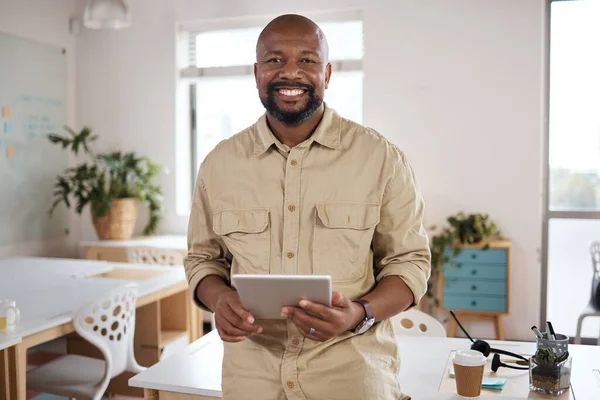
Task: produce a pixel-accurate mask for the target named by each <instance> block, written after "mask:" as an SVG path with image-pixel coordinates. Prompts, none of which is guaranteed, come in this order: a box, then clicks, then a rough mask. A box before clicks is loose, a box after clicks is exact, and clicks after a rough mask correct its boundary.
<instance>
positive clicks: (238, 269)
mask: <svg viewBox="0 0 600 400" xmlns="http://www.w3.org/2000/svg"><path fill="white" fill-rule="evenodd" d="M269 222H270V221H269V210H268V209H266V208H265V209H262V208H260V209H256V208H253V209H232V210H223V211H219V212H216V213H215V214H214V215H213V229H214V231H215V233H216V234H217V235H220V236H221V238H223V241H224V242H225V245H226V246H227V248H228V249H229V251H230V252H231V254H232V256H233V259H234V263H233V265H232V269H233V270H232V273H242V274H267V273H269V270H270V268H269V261H270V254H271V237H270V229H269Z"/></svg>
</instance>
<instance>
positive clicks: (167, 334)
mask: <svg viewBox="0 0 600 400" xmlns="http://www.w3.org/2000/svg"><path fill="white" fill-rule="evenodd" d="M187 335H188V332H187V331H186V330H163V331H161V332H160V338H161V339H160V344H159V346H160V348H163V347H165V346H166V345H168V344H169V343H172V342H174V341H175V340H177V339H179V338H181V337H182V336H187Z"/></svg>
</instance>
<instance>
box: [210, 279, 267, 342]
mask: <svg viewBox="0 0 600 400" xmlns="http://www.w3.org/2000/svg"><path fill="white" fill-rule="evenodd" d="M215 324H216V326H217V331H218V332H219V335H220V336H221V339H222V340H223V341H224V342H241V341H242V340H244V339H246V337H248V336H249V335H251V334H253V333H261V332H262V330H263V329H262V327H260V326H259V325H256V324H255V323H254V317H253V316H252V315H251V314H250V313H249V312H248V311H246V310H245V309H244V307H243V306H242V301H241V300H240V295H239V294H238V292H237V291H236V290H230V291H227V292H224V293H222V294H221V295H220V296H219V298H218V299H217V303H216V307H215Z"/></svg>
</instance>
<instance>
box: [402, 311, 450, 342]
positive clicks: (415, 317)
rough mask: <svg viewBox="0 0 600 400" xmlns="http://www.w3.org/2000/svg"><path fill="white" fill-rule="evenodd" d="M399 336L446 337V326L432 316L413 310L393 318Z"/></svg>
mask: <svg viewBox="0 0 600 400" xmlns="http://www.w3.org/2000/svg"><path fill="white" fill-rule="evenodd" d="M392 321H393V325H394V331H395V332H396V334H397V335H407V336H437V337H446V336H447V334H446V328H444V325H442V323H441V322H440V321H438V320H437V319H435V318H434V317H432V316H431V315H429V314H427V313H424V312H423V311H420V310H417V309H415V308H411V309H410V310H407V311H404V312H401V313H400V314H398V315H396V316H394V317H393V320H392Z"/></svg>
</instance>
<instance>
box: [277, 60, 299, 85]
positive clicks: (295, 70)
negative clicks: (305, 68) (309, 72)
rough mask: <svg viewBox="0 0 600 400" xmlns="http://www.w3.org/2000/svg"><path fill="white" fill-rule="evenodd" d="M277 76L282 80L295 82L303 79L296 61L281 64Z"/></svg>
mask: <svg viewBox="0 0 600 400" xmlns="http://www.w3.org/2000/svg"><path fill="white" fill-rule="evenodd" d="M279 76H280V77H281V78H282V79H289V80H297V79H301V78H302V77H303V74H302V69H301V68H300V67H299V66H298V63H297V62H296V61H293V60H290V61H287V62H286V63H284V64H283V66H282V67H281V71H280V72H279Z"/></svg>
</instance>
